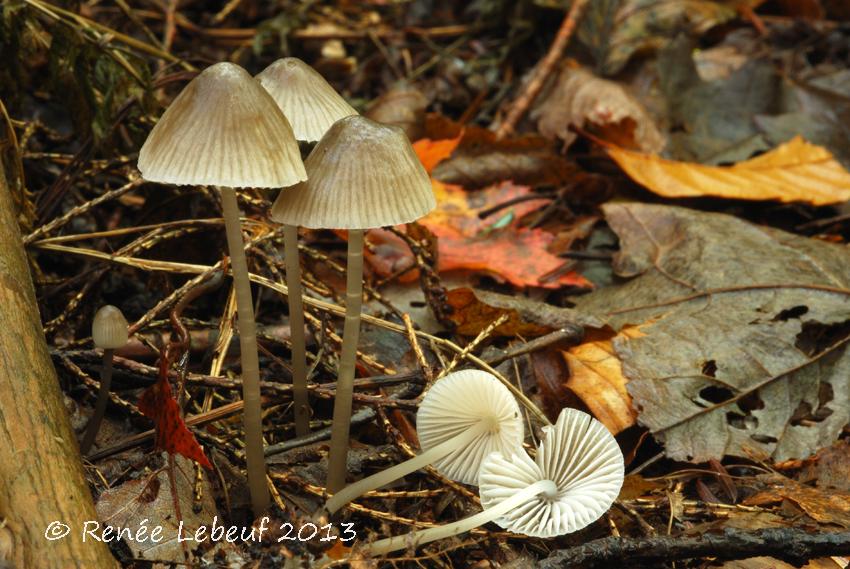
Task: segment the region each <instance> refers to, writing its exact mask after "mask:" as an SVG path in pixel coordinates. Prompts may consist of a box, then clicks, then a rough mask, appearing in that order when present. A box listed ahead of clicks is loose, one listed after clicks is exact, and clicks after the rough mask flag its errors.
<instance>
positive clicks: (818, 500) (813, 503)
mask: <svg viewBox="0 0 850 569" xmlns="http://www.w3.org/2000/svg"><path fill="white" fill-rule="evenodd" d="M769 482H770V483H771V485H772V487H771V488H770V489H768V490H765V491H763V492H759V493H758V494H755V495H754V496H750V497H749V498H747V499H746V500H744V504H746V505H748V506H763V505H766V504H775V503H778V502H782V501H783V500H788V501H789V502H792V503H793V504H795V505H797V506H798V507H799V508H800V509H801V510H803V511H804V512H806V515H808V516H809V517H811V518H812V519H813V520H815V521H818V522H820V523H823V524H836V525H840V526H843V527H845V528H850V494H847V493H844V492H839V491H837V490H833V491H830V492H829V493H827V492H823V491H821V490H820V489H818V488H812V487H811V486H806V485H805V484H800V483H799V482H797V481H796V480H791V479H790V478H784V477H780V476H775V475H774V476H771V478H770V479H769Z"/></svg>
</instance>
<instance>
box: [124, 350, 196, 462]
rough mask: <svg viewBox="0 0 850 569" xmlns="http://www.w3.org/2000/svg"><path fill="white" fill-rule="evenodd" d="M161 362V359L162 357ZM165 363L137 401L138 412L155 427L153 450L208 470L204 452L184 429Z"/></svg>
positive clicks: (190, 432) (185, 427) (187, 430)
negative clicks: (181, 457)
mask: <svg viewBox="0 0 850 569" xmlns="http://www.w3.org/2000/svg"><path fill="white" fill-rule="evenodd" d="M163 361H167V360H165V358H163ZM167 365H168V364H167V363H166V364H160V374H159V378H158V379H157V381H156V383H154V384H153V385H151V386H150V387H149V388H147V389H146V390H145V392H144V393H142V396H141V398H140V399H139V411H141V412H142V413H143V414H144V415H145V416H146V417H149V418H150V419H152V420H153V422H154V424H155V427H156V442H155V445H154V446H155V447H156V448H157V449H159V450H164V451H167V452H168V453H169V454H179V455H182V456H185V457H186V458H190V459H192V460H194V461H195V462H197V463H198V464H200V465H201V466H203V467H204V468H208V469H210V470H212V464H210V461H209V459H208V458H207V455H205V454H204V449H203V448H202V447H201V445H199V444H198V441H197V440H196V439H195V435H193V434H192V431H190V430H189V428H188V427H187V426H186V423H185V422H184V421H183V417H181V415H180V407H179V406H178V405H177V401H176V400H175V399H174V397H173V395H172V394H171V384H170V383H168V377H167V375H166V371H167V368H166V369H164V366H167Z"/></svg>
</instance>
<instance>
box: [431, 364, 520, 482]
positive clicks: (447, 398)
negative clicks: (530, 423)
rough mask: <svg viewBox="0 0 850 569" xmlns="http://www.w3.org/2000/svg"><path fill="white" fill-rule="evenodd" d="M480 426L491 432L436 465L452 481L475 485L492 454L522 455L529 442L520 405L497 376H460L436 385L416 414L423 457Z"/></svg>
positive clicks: (478, 373)
mask: <svg viewBox="0 0 850 569" xmlns="http://www.w3.org/2000/svg"><path fill="white" fill-rule="evenodd" d="M481 421H487V422H488V423H490V424H491V428H490V430H489V431H488V432H485V433H484V434H483V435H481V436H479V437H477V438H476V439H474V440H473V441H472V442H471V443H469V444H467V445H465V446H463V447H461V448H458V449H456V450H454V451H452V452H451V453H450V454H448V455H446V456H445V457H444V458H441V459H440V460H438V461H436V462H434V464H433V466H434V468H436V469H437V470H438V471H439V472H440V473H441V474H443V475H444V476H446V477H448V478H451V479H452V480H457V481H459V482H463V483H465V484H476V483H477V482H478V471H479V470H480V468H481V462H482V461H483V460H484V458H485V457H487V456H488V455H489V454H491V453H493V452H501V453H504V454H511V453H515V452H518V451H521V449H522V441H523V439H524V438H525V428H524V425H523V420H522V414H521V413H520V411H519V405H517V402H516V399H514V396H513V395H512V394H511V392H510V391H508V389H507V388H506V387H505V386H504V385H502V384H501V383H500V382H499V380H498V379H496V378H495V377H494V376H493V375H492V374H489V373H487V372H485V371H479V370H463V371H456V372H454V373H450V374H449V375H447V376H446V377H444V378H443V379H440V380H439V381H437V382H436V383H434V385H433V386H432V387H431V389H430V390H428V393H426V394H425V397H424V398H423V399H422V403H421V405H420V406H419V411H418V412H417V413H416V432H417V433H418V435H419V444H420V445H421V446H422V450H423V451H427V450H428V449H429V448H432V447H434V446H436V445H438V444H440V443H442V442H444V441H446V440H448V439H451V438H454V437H456V436H458V435H460V434H462V433H464V432H465V431H467V430H469V429H471V428H472V427H474V426H475V425H477V424H478V423H479V422H481ZM523 454H524V453H523Z"/></svg>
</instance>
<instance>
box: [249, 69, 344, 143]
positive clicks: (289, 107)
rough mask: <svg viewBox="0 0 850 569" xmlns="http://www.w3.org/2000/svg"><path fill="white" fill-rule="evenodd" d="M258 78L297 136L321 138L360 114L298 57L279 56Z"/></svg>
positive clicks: (313, 138) (313, 139)
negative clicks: (338, 122)
mask: <svg viewBox="0 0 850 569" xmlns="http://www.w3.org/2000/svg"><path fill="white" fill-rule="evenodd" d="M256 79H257V80H258V81H259V82H260V85H262V86H263V87H265V89H266V91H268V92H269V94H270V95H271V96H272V98H273V99H274V100H275V102H276V103H277V106H278V107H280V110H281V111H283V114H284V115H286V118H287V119H288V120H289V124H291V125H292V130H293V132H294V133H295V138H297V139H298V140H304V141H307V142H314V141H316V140H319V139H320V138H322V136H324V134H325V133H326V132H327V131H328V129H329V128H331V125H333V123H335V122H336V121H338V120H339V119H341V118H345V117H347V116H351V115H356V114H357V111H355V110H354V109H353V108H352V107H351V105H349V104H348V103H347V102H345V99H343V98H342V97H341V96H340V95H339V93H337V92H336V91H335V90H334V88H333V87H331V86H330V84H329V83H328V82H327V81H325V78H324V77H322V76H321V75H320V74H319V72H318V71H316V70H315V69H313V68H312V67H310V66H309V65H307V64H306V63H304V62H303V61H301V60H300V59H298V58H297V57H284V58H283V59H278V60H277V61H275V62H274V63H272V64H271V65H269V66H268V67H266V68H265V69H263V71H262V72H260V74H259V75H257V77H256Z"/></svg>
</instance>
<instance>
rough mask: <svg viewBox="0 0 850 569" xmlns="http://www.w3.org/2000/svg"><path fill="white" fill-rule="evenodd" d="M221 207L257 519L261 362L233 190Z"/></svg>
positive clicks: (264, 495) (265, 498) (261, 497)
mask: <svg viewBox="0 0 850 569" xmlns="http://www.w3.org/2000/svg"><path fill="white" fill-rule="evenodd" d="M219 191H220V192H221V205H222V211H223V213H224V227H225V229H226V231H227V247H228V249H229V251H230V266H231V267H232V270H233V286H234V288H235V289H236V312H237V315H238V319H239V347H240V349H241V357H242V399H243V401H244V415H243V423H244V427H245V458H246V462H247V465H248V488H249V489H250V492H251V507H252V508H253V511H254V515H255V516H259V515H260V514H262V513H263V512H264V511H265V510H266V509H267V508H268V506H269V488H268V486H267V484H266V463H265V457H264V456H263V424H262V414H261V409H260V362H259V356H258V355H257V324H256V322H255V321H254V306H253V304H254V302H253V300H252V298H251V283H250V281H249V280H248V262H247V261H246V260H245V243H244V242H243V241H242V227H241V225H240V223H239V206H238V204H237V203H236V191H235V190H234V189H233V188H226V187H221V188H219Z"/></svg>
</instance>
